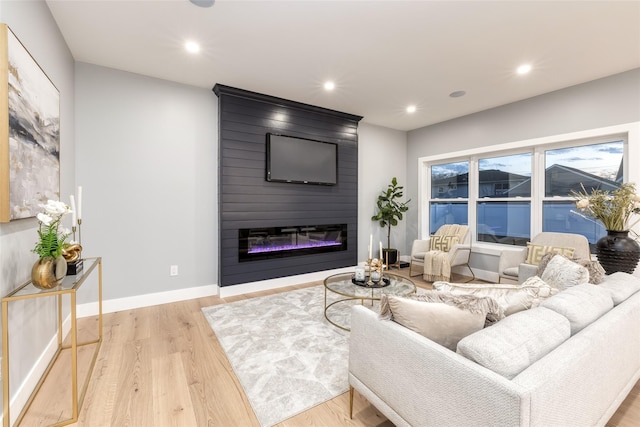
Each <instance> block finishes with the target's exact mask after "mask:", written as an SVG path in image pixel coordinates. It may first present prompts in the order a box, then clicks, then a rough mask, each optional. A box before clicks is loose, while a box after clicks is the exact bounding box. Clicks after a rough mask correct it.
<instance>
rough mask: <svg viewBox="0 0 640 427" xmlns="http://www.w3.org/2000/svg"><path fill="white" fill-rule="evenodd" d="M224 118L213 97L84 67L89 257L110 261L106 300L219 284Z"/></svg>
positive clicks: (81, 150)
mask: <svg viewBox="0 0 640 427" xmlns="http://www.w3.org/2000/svg"><path fill="white" fill-rule="evenodd" d="M217 111H218V110H217V99H216V96H215V95H214V94H213V92H211V91H210V90H207V89H201V88H195V87H192V86H185V85H181V84H177V83H171V82H168V81H164V80H158V79H155V78H150V77H144V76H140V75H137V74H131V73H126V72H122V71H116V70H113V69H108V68H104V67H99V66H95V65H89V64H85V63H78V64H77V66H76V120H77V128H76V129H77V132H76V135H77V140H78V151H77V156H78V157H77V182H78V185H82V187H83V208H82V211H83V212H82V217H83V223H82V244H83V247H84V252H83V256H91V255H95V256H102V257H103V262H104V276H103V277H104V282H105V287H104V299H105V300H109V299H116V298H123V297H129V296H136V295H144V294H151V293H158V292H164V291H176V290H180V289H185V288H191V287H199V286H206V285H214V284H215V281H216V275H217V271H218V255H217V239H218V231H217V226H216V223H217V216H218V212H217V205H216V194H217V177H216V173H217V120H216V117H217V115H218V112H217ZM171 265H178V267H179V269H178V270H179V274H178V276H175V277H170V276H169V268H170V266H171Z"/></svg>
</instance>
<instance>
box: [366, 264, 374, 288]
mask: <svg viewBox="0 0 640 427" xmlns="http://www.w3.org/2000/svg"><path fill="white" fill-rule="evenodd" d="M371 261H373V260H372V259H371V258H367V267H369V279H368V280H367V286H373V282H372V281H371V272H372V271H373V270H372V268H371Z"/></svg>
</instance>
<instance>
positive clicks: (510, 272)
mask: <svg viewBox="0 0 640 427" xmlns="http://www.w3.org/2000/svg"><path fill="white" fill-rule="evenodd" d="M502 275H503V276H512V277H516V278H517V277H518V267H509V268H505V269H504V271H503V272H502Z"/></svg>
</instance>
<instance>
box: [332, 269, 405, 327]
mask: <svg viewBox="0 0 640 427" xmlns="http://www.w3.org/2000/svg"><path fill="white" fill-rule="evenodd" d="M387 283H388V284H387ZM383 284H384V285H385V286H382V285H383ZM415 291H416V285H415V283H413V282H412V281H411V280H409V279H407V278H406V277H402V276H398V275H396V274H391V273H387V272H385V273H384V274H383V275H382V280H381V281H380V282H379V284H377V285H374V286H367V284H366V283H357V282H354V281H353V273H340V274H334V275H333V276H329V277H327V278H326V279H324V317H325V318H326V319H327V321H328V322H329V323H331V324H332V325H334V326H336V327H338V328H340V329H342V330H345V331H349V330H351V329H350V328H349V327H348V326H347V324H348V322H349V321H350V319H351V307H350V304H348V303H349V302H350V301H357V300H360V304H363V305H364V303H365V301H369V302H370V304H371V305H373V302H374V301H379V300H380V297H381V295H382V294H383V293H384V294H390V295H397V296H408V295H411V294H413V293H414V292H415ZM327 295H329V297H330V298H327ZM336 298H337V299H336ZM330 300H331V301H330Z"/></svg>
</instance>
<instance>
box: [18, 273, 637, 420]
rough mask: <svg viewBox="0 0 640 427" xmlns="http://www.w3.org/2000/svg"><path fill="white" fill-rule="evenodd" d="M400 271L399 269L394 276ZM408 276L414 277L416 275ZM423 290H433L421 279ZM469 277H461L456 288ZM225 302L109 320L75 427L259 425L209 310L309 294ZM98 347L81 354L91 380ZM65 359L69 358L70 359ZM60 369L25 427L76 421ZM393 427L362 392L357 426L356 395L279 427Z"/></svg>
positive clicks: (89, 325) (83, 334)
mask: <svg viewBox="0 0 640 427" xmlns="http://www.w3.org/2000/svg"><path fill="white" fill-rule="evenodd" d="M394 272H397V270H394ZM400 274H402V275H407V274H408V269H403V270H401V271H400ZM413 279H414V281H415V282H416V284H417V285H418V286H421V287H424V288H427V289H428V288H430V285H429V284H428V283H426V282H423V281H422V280H421V278H420V277H419V276H418V277H414V278H413ZM456 279H459V280H461V281H463V280H464V278H463V277H454V281H455V280H456ZM318 283H319V282H315V283H310V284H303V285H299V286H291V287H288V288H283V289H279V290H277V291H265V292H259V293H255V294H251V295H243V296H237V297H233V298H227V299H221V298H218V297H207V298H200V299H195V300H189V301H183V302H178V303H173V304H165V305H159V306H154V307H146V308H140V309H135V310H127V311H122V312H117V313H111V314H106V315H104V342H103V344H102V348H101V349H100V353H99V355H98V360H97V362H96V366H95V369H94V372H93V375H92V377H91V380H90V382H89V388H88V391H87V395H86V397H85V400H84V404H83V407H82V409H81V411H80V418H79V421H78V422H77V423H75V424H71V425H73V426H87V427H102V426H105V427H106V426H114V427H115V426H117V427H126V426H131V427H146V426H149V427H164V426H167V427H168V426H176V427H196V426H198V427H200V426H202V427H204V426H206V427H214V426H215V427H235V426H241V427H245V426H247V427H253V426H259V424H258V421H257V419H256V417H255V415H254V414H253V411H252V409H251V406H250V405H249V402H248V400H247V397H246V396H245V394H244V391H243V389H242V387H241V385H240V383H239V382H238V379H237V378H236V376H235V375H234V373H233V369H232V368H231V366H230V364H229V361H228V360H227V358H226V356H225V353H224V351H223V350H222V348H221V346H220V344H219V342H218V340H217V339H216V336H215V335H214V333H213V331H212V330H211V328H210V327H209V324H208V323H207V321H206V319H205V318H204V316H203V314H202V312H201V308H202V307H207V306H211V305H216V304H224V303H227V302H231V301H236V300H240V299H244V298H250V297H255V296H262V295H268V294H272V293H277V292H283V291H287V290H292V289H298V288H303V287H307V286H312V285H315V284H318ZM78 324H79V339H80V340H89V339H91V338H95V336H96V335H95V331H96V330H97V318H95V317H92V318H85V319H80V320H79V321H78ZM92 350H93V348H90V347H85V348H83V349H82V350H81V352H80V354H79V366H80V369H79V378H80V382H82V381H83V380H84V378H85V377H86V374H87V366H88V364H89V361H90V357H91V354H90V353H91V351H92ZM62 357H67V358H68V357H69V356H68V355H66V356H65V355H64V354H63V356H62ZM65 366H68V364H67V363H58V364H56V367H55V368H54V369H53V370H52V372H51V374H50V375H49V379H48V380H47V382H46V383H45V386H44V387H43V389H42V390H41V393H40V395H39V396H38V398H37V399H36V400H35V401H34V403H33V404H32V406H31V408H30V410H29V412H28V413H27V415H26V416H25V418H24V420H23V422H22V425H23V426H45V425H50V424H52V423H54V422H59V421H60V420H63V419H66V418H69V417H70V414H71V412H70V411H71V405H70V396H71V391H70V381H69V378H70V372H69V369H68V368H64V367H65ZM607 425H608V426H609V427H631V426H638V425H640V382H639V383H638V384H636V385H635V387H634V389H633V390H632V392H631V393H630V395H629V396H628V397H627V399H626V400H625V401H624V402H623V403H622V405H621V406H620V408H619V409H618V411H617V412H616V413H615V414H614V415H613V417H612V418H611V420H610V421H609V423H608V424H607ZM302 426H305V427H307V426H308V427H334V426H338V427H339V426H367V427H374V426H375V427H392V426H393V424H392V423H391V422H389V421H388V420H387V419H386V418H385V417H384V416H383V415H381V414H380V413H379V412H378V411H377V410H376V409H375V408H374V407H373V406H371V405H370V404H369V403H368V402H367V401H366V400H365V399H364V398H362V397H361V396H360V395H359V394H358V393H356V394H355V398H354V415H353V419H349V393H345V394H342V395H340V396H338V397H336V398H334V399H332V400H330V401H328V402H325V403H323V404H321V405H318V406H316V407H315V408H312V409H310V410H308V411H306V412H304V413H301V414H299V415H297V416H295V417H293V418H290V419H288V420H286V421H284V422H282V423H280V424H279V425H278V427H302Z"/></svg>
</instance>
